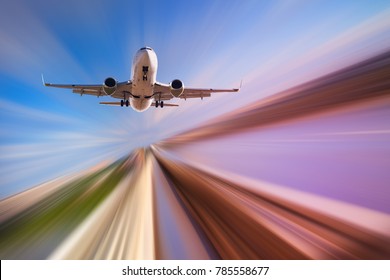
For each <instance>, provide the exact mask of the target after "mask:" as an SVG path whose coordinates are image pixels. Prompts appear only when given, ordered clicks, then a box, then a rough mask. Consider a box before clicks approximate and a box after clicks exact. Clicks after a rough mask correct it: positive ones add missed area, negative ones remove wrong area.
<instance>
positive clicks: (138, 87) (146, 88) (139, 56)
mask: <svg viewBox="0 0 390 280" xmlns="http://www.w3.org/2000/svg"><path fill="white" fill-rule="evenodd" d="M157 66H158V62H157V55H156V53H155V52H154V51H153V50H152V49H151V48H148V47H144V48H141V49H140V50H139V51H137V53H136V54H135V56H134V60H133V65H132V69H131V72H132V75H133V77H132V91H131V93H132V98H130V104H131V107H133V109H134V110H136V111H138V112H142V111H145V110H147V109H148V108H149V107H150V106H151V105H152V102H153V87H154V84H155V82H156V75H157Z"/></svg>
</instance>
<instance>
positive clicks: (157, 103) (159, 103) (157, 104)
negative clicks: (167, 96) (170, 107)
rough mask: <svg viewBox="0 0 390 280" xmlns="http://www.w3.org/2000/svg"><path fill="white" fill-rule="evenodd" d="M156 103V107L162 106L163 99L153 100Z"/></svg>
mask: <svg viewBox="0 0 390 280" xmlns="http://www.w3.org/2000/svg"><path fill="white" fill-rule="evenodd" d="M155 103H156V104H155V105H156V108H157V107H158V106H160V107H161V108H163V107H164V101H157V100H156V102H155Z"/></svg>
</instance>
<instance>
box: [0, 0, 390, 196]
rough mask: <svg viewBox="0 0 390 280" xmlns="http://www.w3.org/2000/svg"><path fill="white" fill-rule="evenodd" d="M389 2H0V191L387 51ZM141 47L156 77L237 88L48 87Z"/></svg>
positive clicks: (95, 79) (115, 63) (119, 63)
mask: <svg viewBox="0 0 390 280" xmlns="http://www.w3.org/2000/svg"><path fill="white" fill-rule="evenodd" d="M389 7H390V3H389V2H388V1H259V0H257V1H232V0H229V1H226V0H225V1H73V0H71V1H19V0H17V1H11V0H2V1H1V9H0V42H1V43H0V82H1V84H2V86H1V89H0V109H1V110H0V129H1V130H0V133H1V142H0V152H1V153H0V165H1V170H0V176H1V178H2V181H1V184H0V186H1V190H0V197H4V196H6V195H9V194H12V193H15V192H18V191H21V190H23V189H24V188H26V187H30V186H32V185H34V184H37V183H39V182H42V181H44V180H48V179H50V178H54V177H56V176H60V175H63V174H67V173H69V172H73V171H77V170H80V169H82V168H86V167H88V166H91V165H93V164H96V163H98V162H99V161H102V160H113V159H116V158H118V157H120V156H122V155H124V154H126V153H128V152H130V151H131V150H132V149H133V148H135V147H138V146H143V145H148V144H151V143H154V142H156V141H158V140H160V139H163V138H165V137H168V136H171V135H173V134H175V133H177V132H179V131H182V130H184V129H188V128H191V127H194V126H196V125H198V124H200V123H202V122H204V121H207V120H208V119H211V118H213V117H215V116H218V115H219V114H223V113H224V112H229V111H230V110H233V109H235V108H239V107H240V106H243V105H245V104H248V103H250V102H251V101H252V100H254V99H261V98H263V97H265V96H268V95H270V94H272V93H275V92H278V91H279V90H282V89H284V88H287V87H289V86H292V85H295V84H299V83H302V82H304V81H307V80H310V79H312V78H314V77H317V76H320V75H322V74H324V73H328V72H330V71H333V70H335V69H338V68H340V67H343V66H345V65H348V64H350V63H353V62H354V61H358V60H361V59H364V58H366V57H368V56H370V55H373V54H375V53H378V52H380V51H383V50H385V49H388V48H389V46H390V23H389V20H388V18H389V15H390V12H389ZM144 45H148V46H151V47H153V48H154V49H155V51H156V53H157V56H158V59H159V71H158V74H157V78H158V80H159V81H161V82H165V83H168V82H170V81H171V80H172V79H174V78H180V79H181V80H182V81H183V82H184V84H185V85H188V86H196V87H235V86H238V85H239V83H240V80H241V79H243V80H244V86H243V88H242V91H241V92H240V93H239V94H240V95H239V96H238V95H222V96H216V97H213V98H210V99H208V100H203V101H200V100H199V101H198V100H196V101H195V100H194V101H186V102H184V101H179V103H180V107H178V108H164V109H163V110H156V109H154V108H151V109H150V110H148V111H146V112H145V113H141V114H140V113H137V112H134V111H133V110H131V109H125V108H116V107H104V106H101V105H99V104H98V103H99V101H102V100H108V99H109V98H108V97H106V98H101V99H97V98H95V97H91V96H83V97H80V96H78V95H75V94H72V93H71V92H70V91H66V90H61V89H53V88H45V87H43V86H42V84H41V78H40V76H41V73H43V74H44V75H45V78H46V80H47V81H49V82H53V83H102V82H103V80H104V79H105V78H106V77H108V76H113V77H115V78H117V79H118V80H120V81H123V80H127V79H128V78H129V77H130V74H131V73H130V68H131V62H132V57H133V55H134V53H135V52H136V50H137V49H139V48H140V47H142V46H144Z"/></svg>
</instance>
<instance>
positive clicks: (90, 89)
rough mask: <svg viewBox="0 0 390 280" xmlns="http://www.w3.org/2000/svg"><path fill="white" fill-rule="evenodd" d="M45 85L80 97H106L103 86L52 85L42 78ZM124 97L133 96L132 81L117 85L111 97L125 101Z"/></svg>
mask: <svg viewBox="0 0 390 280" xmlns="http://www.w3.org/2000/svg"><path fill="white" fill-rule="evenodd" d="M42 82H43V85H45V86H47V87H56V88H68V89H72V92H73V93H77V94H80V95H84V94H87V95H94V96H97V97H100V96H106V93H105V92H104V91H103V84H100V85H96V84H95V85H81V84H52V83H46V82H45V81H44V79H43V76H42ZM124 95H127V96H129V95H131V81H126V82H120V83H118V84H117V89H116V91H115V92H114V94H112V95H111V97H114V98H119V99H123V97H124Z"/></svg>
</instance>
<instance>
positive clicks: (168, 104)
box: [152, 102, 179, 107]
mask: <svg viewBox="0 0 390 280" xmlns="http://www.w3.org/2000/svg"><path fill="white" fill-rule="evenodd" d="M165 106H167V107H177V106H179V104H172V103H165V102H164V107H165ZM152 107H156V103H154V102H153V103H152Z"/></svg>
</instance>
